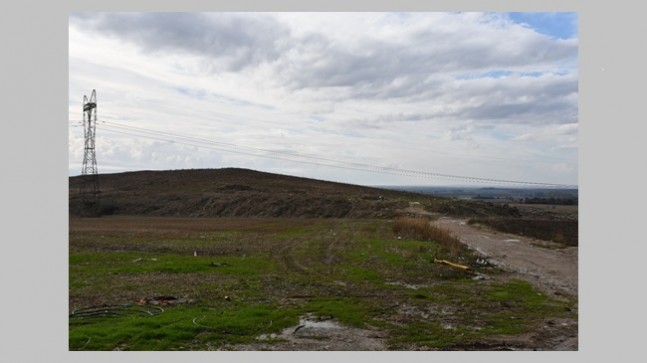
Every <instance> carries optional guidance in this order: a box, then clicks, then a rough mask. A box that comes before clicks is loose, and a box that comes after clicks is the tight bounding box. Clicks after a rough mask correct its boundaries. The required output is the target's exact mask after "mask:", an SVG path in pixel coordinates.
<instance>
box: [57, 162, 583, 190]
mask: <svg viewBox="0 0 647 363" xmlns="http://www.w3.org/2000/svg"><path fill="white" fill-rule="evenodd" d="M222 169H240V170H250V171H255V172H260V173H267V174H275V175H284V176H290V177H295V178H304V179H314V180H320V181H325V182H331V183H341V184H351V185H359V186H366V187H373V188H382V189H389V188H399V187H400V188H463V189H466V188H470V189H483V188H494V189H526V190H535V189H537V190H542V189H546V190H548V189H557V190H560V189H563V190H572V189H574V190H578V189H579V186H568V185H564V186H559V185H555V186H527V185H497V184H478V183H474V184H357V183H347V182H340V181H335V180H329V179H321V178H313V177H310V176H304V175H294V174H285V173H277V172H268V171H263V170H256V169H250V168H242V167H235V166H231V167H222V168H179V169H142V170H126V171H117V172H107V173H101V172H99V173H98V174H97V175H99V176H101V175H112V174H122V173H137V172H167V171H191V170H222ZM80 176H82V174H80V173H79V174H75V175H68V177H69V178H74V177H80Z"/></svg>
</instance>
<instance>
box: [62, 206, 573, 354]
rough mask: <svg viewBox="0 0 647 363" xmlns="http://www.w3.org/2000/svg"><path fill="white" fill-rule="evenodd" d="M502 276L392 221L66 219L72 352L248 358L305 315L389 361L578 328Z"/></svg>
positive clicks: (568, 302) (568, 307)
mask: <svg viewBox="0 0 647 363" xmlns="http://www.w3.org/2000/svg"><path fill="white" fill-rule="evenodd" d="M435 259H449V260H451V261H453V262H456V263H460V264H464V265H467V266H470V269H469V270H467V271H463V270H461V269H456V268H453V267H451V266H448V265H443V264H438V263H434V261H435ZM503 275H504V273H503V272H501V271H499V270H496V269H495V268H493V267H491V266H488V265H487V264H479V263H476V259H475V257H473V256H471V255H470V253H469V251H467V250H465V251H460V253H458V252H457V251H451V250H450V249H449V248H448V247H447V246H446V245H445V244H442V243H439V242H437V241H434V240H423V238H421V237H420V235H419V234H406V233H402V231H401V230H398V233H396V232H395V231H394V228H393V222H391V221H388V220H360V219H289V218H274V219H272V218H171V217H124V216H111V217H102V218H94V219H92V218H88V219H79V218H71V219H70V234H69V310H70V318H69V349H70V350H210V349H240V347H245V346H246V344H253V343H254V342H256V341H258V339H257V338H258V337H259V336H260V335H262V334H272V333H275V334H278V333H280V332H281V331H282V330H283V329H286V328H288V327H292V326H295V325H297V324H298V323H299V318H300V317H302V316H304V315H306V314H310V315H313V316H320V317H323V316H326V317H334V319H335V321H338V322H339V323H341V324H344V325H346V326H351V327H357V328H362V329H375V330H379V331H380V332H381V334H382V335H383V336H384V339H385V343H386V349H389V350H415V349H449V350H452V349H453V350H464V349H470V347H472V348H474V347H484V346H487V344H490V343H487V342H492V341H496V339H497V338H500V337H510V336H520V335H524V334H526V335H527V334H533V333H535V332H537V331H538V330H540V329H541V326H542V325H543V324H544V323H545V321H547V320H550V319H577V316H576V315H575V314H576V313H574V312H573V311H574V310H576V309H575V305H576V301H574V300H573V299H560V300H556V299H554V298H551V297H549V296H546V295H544V294H541V293H539V292H538V291H536V290H534V289H533V288H532V287H531V286H530V285H529V284H528V283H526V282H522V281H518V280H509V279H505V278H500V277H502V276H503ZM155 298H157V302H158V305H151V301H155ZM167 303H168V304H167ZM266 343H267V344H270V345H271V344H276V345H277V346H279V345H280V343H281V341H280V339H274V340H269V341H266ZM491 344H494V343H491ZM237 347H238V348H237ZM522 348H524V347H522ZM525 348H527V347H525Z"/></svg>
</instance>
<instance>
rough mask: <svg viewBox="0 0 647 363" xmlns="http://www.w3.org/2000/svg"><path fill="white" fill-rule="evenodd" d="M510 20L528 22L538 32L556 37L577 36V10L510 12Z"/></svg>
mask: <svg viewBox="0 0 647 363" xmlns="http://www.w3.org/2000/svg"><path fill="white" fill-rule="evenodd" d="M508 17H509V18H510V20H512V21H514V22H515V23H519V24H526V25H527V26H528V27H530V28H532V29H533V30H535V31H536V32H537V33H541V34H545V35H548V36H550V37H552V38H556V39H571V38H576V37H577V34H578V30H577V28H578V17H577V13H575V12H558V13H530V12H529V13H508Z"/></svg>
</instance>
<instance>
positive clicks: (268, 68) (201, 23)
mask: <svg viewBox="0 0 647 363" xmlns="http://www.w3.org/2000/svg"><path fill="white" fill-rule="evenodd" d="M69 49H70V97H71V100H70V119H73V120H79V119H81V118H82V113H81V111H80V110H81V105H80V100H81V98H82V95H83V94H89V92H91V90H92V89H97V92H98V103H99V108H98V115H99V119H102V120H106V121H112V122H118V123H119V124H126V125H129V126H134V127H136V128H138V129H137V132H135V133H136V134H139V136H132V135H130V136H129V135H125V134H123V133H119V132H118V131H122V132H125V131H126V130H124V129H121V130H119V129H115V128H112V129H110V130H108V129H107V128H108V127H105V126H103V127H104V129H102V125H101V124H99V126H98V129H99V130H98V132H97V160H98V161H99V163H100V164H101V163H103V164H105V165H107V166H108V167H110V165H115V166H114V168H115V170H118V169H119V167H117V165H119V166H122V167H123V170H135V169H138V168H149V169H166V168H180V167H182V166H183V165H184V167H186V168H193V167H198V166H199V167H222V166H223V164H224V163H238V164H236V165H237V166H241V167H256V168H261V169H262V168H263V165H265V166H266V167H267V168H269V167H270V166H271V167H272V168H274V169H273V171H277V170H280V169H281V168H284V169H285V170H299V172H298V174H299V175H303V176H308V175H309V173H310V172H314V171H313V170H317V172H318V173H322V172H325V173H328V175H329V177H328V178H327V179H334V180H342V181H349V182H355V183H367V182H369V181H371V182H372V183H373V184H388V182H387V181H392V182H395V183H398V182H399V183H409V182H415V183H425V182H433V180H427V181H425V180H409V179H406V178H396V177H390V176H384V177H383V178H384V182H383V183H377V182H373V181H375V180H376V177H377V178H380V176H379V175H373V174H372V175H370V177H368V176H367V175H366V174H365V173H364V174H363V173H360V172H357V173H354V174H353V173H349V172H347V171H343V172H342V171H341V170H337V169H333V168H325V167H316V166H313V165H306V164H301V165H299V164H295V163H293V162H289V161H281V160H275V159H267V158H262V157H252V156H249V155H247V156H245V155H239V154H235V153H231V152H225V151H222V150H210V149H205V148H201V149H200V150H201V151H200V152H196V151H195V150H193V149H191V148H190V147H189V146H186V145H185V146H182V147H180V146H178V145H166V144H168V143H166V144H165V143H164V142H163V141H161V140H150V139H144V138H143V137H142V134H143V133H145V132H146V131H145V130H160V131H164V132H168V133H171V135H168V134H167V135H165V136H164V138H166V139H169V138H175V137H177V136H178V135H180V134H181V135H189V136H192V137H196V138H200V139H207V140H212V141H216V142H219V143H230V144H236V145H240V146H244V147H248V148H250V147H251V148H257V149H265V150H283V151H286V152H290V153H300V154H307V155H311V156H316V155H323V156H326V158H329V159H334V160H344V161H350V162H359V163H371V164H377V165H399V167H401V168H405V169H416V170H418V169H419V170H425V171H431V172H438V173H446V174H458V175H467V176H478V177H484V178H493V177H497V178H502V179H504V178H514V179H520V180H525V179H529V180H535V181H542V182H554V183H566V184H573V183H575V182H576V181H577V173H576V169H577V168H576V165H577V155H576V148H577V124H578V109H577V100H578V74H577V52H578V41H577V39H575V38H573V39H568V40H559V39H551V38H550V37H548V36H545V35H542V34H539V33H536V32H535V31H533V30H532V29H530V28H527V27H523V26H521V25H518V24H517V23H514V22H512V21H510V20H509V19H508V18H507V17H506V16H505V15H502V14H479V13H463V14H449V13H404V14H395V13H394V14H382V13H347V14H346V13H317V14H302V13H278V14H271V13H260V14H256V13H244V14H243V13H207V14H191V13H183V14H172V13H169V14H155V13H144V14H136V13H128V14H124V13H114V14H109V13H106V14H101V13H99V14H96V13H82V14H73V15H72V16H71V17H70V48H69ZM116 131H117V132H116ZM131 131H132V130H131ZM70 134H71V137H70V139H71V141H70V163H71V164H70V165H71V170H70V173H71V174H75V173H76V171H75V170H72V165H73V160H77V159H78V158H79V156H81V157H82V155H81V151H80V150H79V142H81V141H82V135H80V133H76V130H73V129H71V131H70ZM147 135H148V136H151V134H147ZM158 136H159V135H158ZM127 140H131V141H127ZM133 140H139V141H133ZM191 140H193V141H191V142H189V143H195V140H194V139H191ZM100 141H101V142H100ZM185 141H186V139H185ZM100 145H104V146H100ZM106 145H110V147H107V146H106ZM219 145H220V144H219ZM221 146H222V145H221ZM211 147H215V145H213V144H211ZM219 147H220V146H219ZM104 148H105V149H104ZM573 149H574V151H575V152H571V151H568V150H573ZM237 150H238V151H241V150H243V149H240V148H239V149H237ZM244 150H247V151H250V152H251V150H250V149H244ZM565 150H567V151H566V152H565ZM203 154H204V155H209V156H208V157H207V156H205V157H203V156H202V155H203ZM431 154H432V155H434V156H442V157H444V158H445V159H442V158H440V157H434V158H433V159H430V158H427V157H425V156H426V155H431ZM102 157H105V158H103V159H102ZM106 159H108V160H106ZM511 159H512V160H523V161H524V162H525V163H526V164H528V163H535V164H537V163H542V162H543V160H548V159H550V160H551V162H555V163H561V164H563V165H567V166H569V167H567V168H564V169H561V170H562V171H564V172H562V173H559V175H555V176H552V175H548V174H543V173H542V174H532V173H533V172H534V171H535V169H536V168H532V167H529V166H524V165H523V163H516V162H510V160H511ZM445 160H451V162H449V163H447V162H445ZM475 160H478V163H475V162H474V161H475ZM502 160H507V162H504V161H502ZM130 162H132V163H133V164H132V165H133V166H132V167H128V166H127V165H129V163H130ZM228 166H232V165H228ZM234 166H235V165H234ZM100 170H102V169H101V166H100ZM263 170H265V169H263ZM322 170H323V171H322ZM568 170H570V171H571V172H570V174H569V172H568ZM349 175H352V176H349ZM343 178H350V179H343ZM546 178H548V179H549V180H546Z"/></svg>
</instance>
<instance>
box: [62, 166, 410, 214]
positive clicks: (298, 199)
mask: <svg viewBox="0 0 647 363" xmlns="http://www.w3.org/2000/svg"><path fill="white" fill-rule="evenodd" d="M82 178H83V177H82V176H77V177H71V178H70V180H69V186H70V188H69V190H70V198H69V203H70V204H69V207H70V214H71V215H79V210H80V208H79V187H80V183H81V180H82ZM99 184H100V191H101V194H100V200H101V201H100V208H101V212H102V214H104V215H105V214H121V215H150V216H184V217H299V218H343V217H350V218H367V217H370V218H375V217H377V218H389V217H392V216H393V215H394V214H395V211H396V210H397V209H400V208H404V207H406V206H407V205H408V204H407V202H406V201H404V200H403V198H406V197H407V196H410V195H412V194H411V193H406V192H397V191H389V190H384V189H378V188H370V187H364V186H358V185H350V184H342V183H334V182H326V181H321V180H315V179H307V178H299V177H293V176H286V175H278V174H270V173H263V172H258V171H253V170H247V169H235V168H226V169H193V170H169V171H138V172H127V173H116V174H100V175H99Z"/></svg>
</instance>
